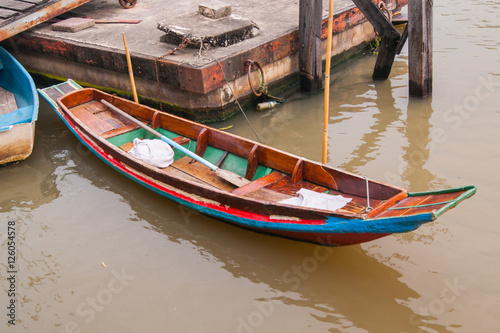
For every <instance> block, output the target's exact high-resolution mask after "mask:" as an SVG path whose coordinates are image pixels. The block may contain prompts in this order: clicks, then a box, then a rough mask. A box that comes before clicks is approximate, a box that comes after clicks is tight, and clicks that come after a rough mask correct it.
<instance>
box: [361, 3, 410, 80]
mask: <svg viewBox="0 0 500 333" xmlns="http://www.w3.org/2000/svg"><path fill="white" fill-rule="evenodd" d="M409 1H412V0H409ZM352 2H354V3H355V4H356V6H357V7H358V8H359V10H360V11H361V12H362V13H363V15H365V17H366V19H367V20H368V21H369V22H370V23H371V25H372V26H373V28H374V29H375V31H376V32H377V33H378V34H379V35H381V36H382V40H381V41H380V46H379V52H378V56H377V61H376V62H375V68H374V69H373V78H374V79H376V80H386V79H387V78H388V77H389V74H390V73H391V69H392V64H393V62H394V58H395V57H396V53H397V51H398V46H399V41H400V39H401V35H400V34H399V32H398V31H397V30H396V28H394V26H393V25H392V23H391V21H390V20H389V19H388V18H387V17H386V16H385V15H384V14H383V13H382V11H381V10H380V8H379V6H378V5H376V4H375V3H374V2H373V1H372V0H352Z"/></svg>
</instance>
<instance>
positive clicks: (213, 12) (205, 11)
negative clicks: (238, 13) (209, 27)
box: [198, 0, 233, 19]
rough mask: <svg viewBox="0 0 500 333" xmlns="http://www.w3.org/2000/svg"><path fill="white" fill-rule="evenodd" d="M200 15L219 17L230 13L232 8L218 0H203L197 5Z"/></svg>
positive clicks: (212, 17)
mask: <svg viewBox="0 0 500 333" xmlns="http://www.w3.org/2000/svg"><path fill="white" fill-rule="evenodd" d="M198 10H199V12H200V14H201V15H204V16H206V17H209V18H211V19H219V18H221V17H226V16H229V15H231V13H232V11H233V8H232V7H231V5H229V4H227V3H225V2H221V1H218V0H205V1H203V2H202V3H200V4H199V5H198Z"/></svg>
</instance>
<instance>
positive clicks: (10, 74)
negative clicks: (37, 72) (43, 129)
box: [0, 47, 38, 165]
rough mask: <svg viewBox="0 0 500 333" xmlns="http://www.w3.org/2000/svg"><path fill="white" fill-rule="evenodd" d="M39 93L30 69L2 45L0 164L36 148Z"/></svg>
mask: <svg viewBox="0 0 500 333" xmlns="http://www.w3.org/2000/svg"><path fill="white" fill-rule="evenodd" d="M37 117H38V94H37V91H36V87H35V83H34V82H33V79H32V78H31V76H30V75H29V74H28V72H27V71H26V70H25V69H24V68H23V66H21V64H19V62H17V60H16V59H14V57H13V56H12V55H10V54H9V53H8V52H7V51H6V50H5V49H3V48H2V47H0V165H3V164H6V163H11V162H17V161H21V160H24V159H26V158H27V157H28V156H29V155H30V154H31V152H32V150H33V143H34V139H35V121H36V119H37Z"/></svg>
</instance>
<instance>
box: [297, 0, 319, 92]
mask: <svg viewBox="0 0 500 333" xmlns="http://www.w3.org/2000/svg"><path fill="white" fill-rule="evenodd" d="M299 6H300V7H299V8H300V12H299V75H300V89H302V90H305V91H316V90H320V89H323V68H322V66H323V62H322V57H321V22H322V15H321V13H322V10H323V1H322V0H300V4H299Z"/></svg>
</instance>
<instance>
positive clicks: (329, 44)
mask: <svg viewBox="0 0 500 333" xmlns="http://www.w3.org/2000/svg"><path fill="white" fill-rule="evenodd" d="M332 30H333V0H330V3H329V9H328V31H327V36H328V37H327V39H326V65H325V99H324V109H323V158H322V163H323V164H326V157H327V155H328V120H329V118H330V117H329V111H328V109H329V106H330V66H331V61H332V60H331V57H332Z"/></svg>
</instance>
